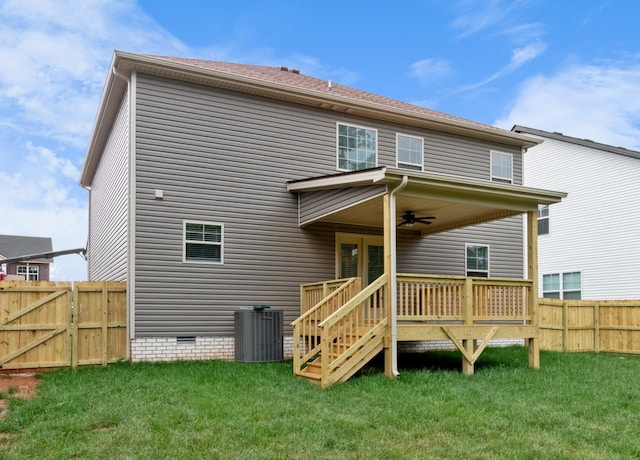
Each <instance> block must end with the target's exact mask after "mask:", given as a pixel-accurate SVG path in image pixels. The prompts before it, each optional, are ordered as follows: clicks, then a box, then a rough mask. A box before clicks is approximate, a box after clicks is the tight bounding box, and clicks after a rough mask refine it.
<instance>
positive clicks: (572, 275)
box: [542, 272, 582, 299]
mask: <svg viewBox="0 0 640 460" xmlns="http://www.w3.org/2000/svg"><path fill="white" fill-rule="evenodd" d="M542 297H546V298H548V299H581V298H582V274H581V273H580V272H567V273H562V274H560V273H553V274H550V275H542Z"/></svg>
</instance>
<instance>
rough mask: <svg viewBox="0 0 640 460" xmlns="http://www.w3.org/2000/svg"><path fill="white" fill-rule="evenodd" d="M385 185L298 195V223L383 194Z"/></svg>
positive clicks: (303, 222)
mask: <svg viewBox="0 0 640 460" xmlns="http://www.w3.org/2000/svg"><path fill="white" fill-rule="evenodd" d="M386 192H387V186H386V185H380V186H377V187H350V188H347V189H333V190H321V191H318V192H311V193H305V194H303V195H301V196H300V224H301V225H304V224H305V223H309V222H313V221H314V220H317V219H319V218H321V217H322V216H325V215H327V214H331V213H332V212H335V211H337V210H340V209H343V208H346V207H349V206H353V205H355V204H357V203H362V202H364V201H367V200H370V199H372V198H375V197H379V196H382V195H384V194H385V193H386Z"/></svg>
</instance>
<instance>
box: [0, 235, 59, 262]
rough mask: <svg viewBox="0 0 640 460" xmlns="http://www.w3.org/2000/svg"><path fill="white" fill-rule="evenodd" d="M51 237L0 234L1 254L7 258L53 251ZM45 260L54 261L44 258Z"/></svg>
mask: <svg viewBox="0 0 640 460" xmlns="http://www.w3.org/2000/svg"><path fill="white" fill-rule="evenodd" d="M52 249H53V246H52V243H51V238H47V237H37V236H18V235H0V256H2V257H3V258H5V259H11V258H14V257H20V256H27V255H30V254H40V253H44V252H50V251H52ZM42 261H43V262H52V260H51V259H48V258H43V259H42Z"/></svg>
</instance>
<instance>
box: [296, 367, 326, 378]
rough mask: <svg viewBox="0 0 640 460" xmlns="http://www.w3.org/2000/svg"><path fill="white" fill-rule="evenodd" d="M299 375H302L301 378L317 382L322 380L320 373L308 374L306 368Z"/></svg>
mask: <svg viewBox="0 0 640 460" xmlns="http://www.w3.org/2000/svg"><path fill="white" fill-rule="evenodd" d="M298 375H300V376H301V377H305V378H307V379H309V380H317V381H319V380H320V378H321V375H320V374H319V373H318V374H316V373H315V372H307V369H306V368H305V369H304V370H303V371H301V372H300V373H299V374H298Z"/></svg>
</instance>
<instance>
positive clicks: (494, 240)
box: [397, 216, 524, 278]
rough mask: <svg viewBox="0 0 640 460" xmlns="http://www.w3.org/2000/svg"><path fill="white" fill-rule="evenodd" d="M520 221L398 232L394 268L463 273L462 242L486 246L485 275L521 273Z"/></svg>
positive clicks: (521, 222) (521, 225) (495, 275)
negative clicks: (421, 234) (428, 231)
mask: <svg viewBox="0 0 640 460" xmlns="http://www.w3.org/2000/svg"><path fill="white" fill-rule="evenodd" d="M522 233H523V221H522V217H520V216H514V217H508V218H505V219H501V220H496V221H492V222H487V223H484V224H480V225H474V226H471V227H464V228H460V229H456V230H452V231H450V232H444V233H438V234H435V235H430V236H428V237H426V238H424V239H416V238H415V236H412V235H411V233H410V232H406V233H405V232H398V259H397V264H398V271H399V272H401V273H431V274H438V275H458V276H464V275H465V244H466V243H471V244H479V245H486V246H489V276H494V277H506V278H521V277H523V276H524V273H523V270H524V258H523V252H522V247H523V239H522Z"/></svg>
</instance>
